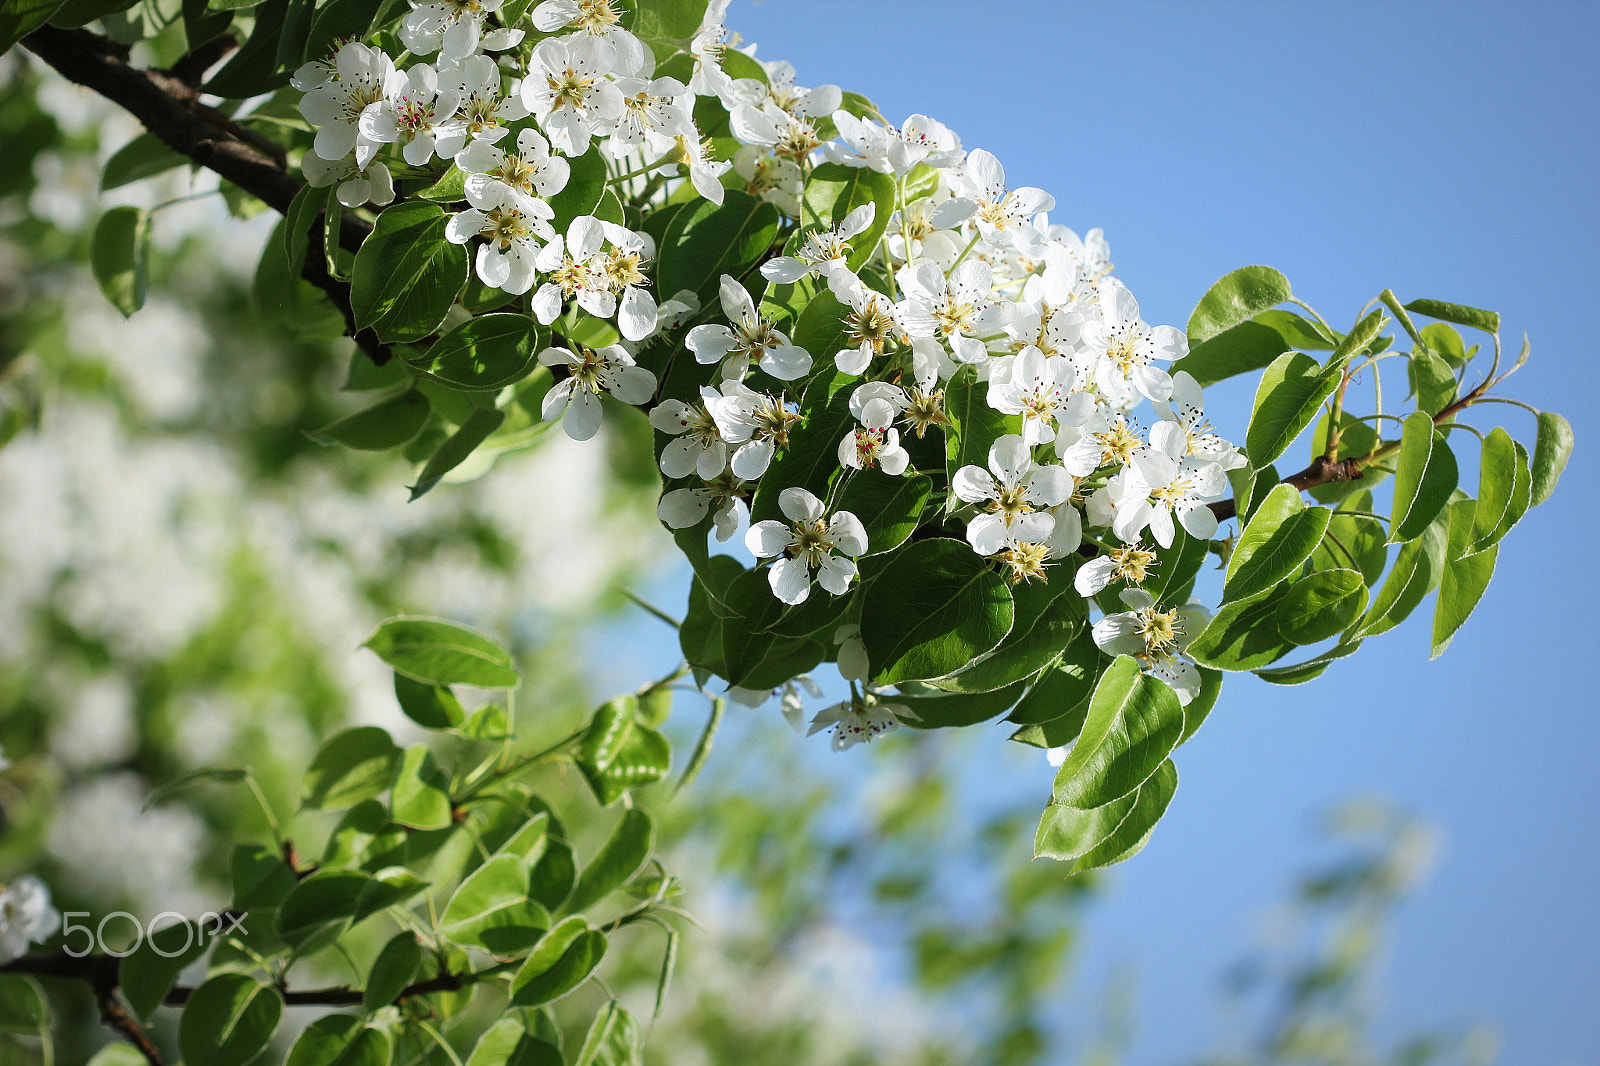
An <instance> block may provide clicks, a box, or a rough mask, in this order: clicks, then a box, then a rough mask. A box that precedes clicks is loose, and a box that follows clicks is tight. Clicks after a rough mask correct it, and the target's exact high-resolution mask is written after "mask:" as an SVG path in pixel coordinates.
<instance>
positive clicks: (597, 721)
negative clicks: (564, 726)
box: [573, 696, 672, 806]
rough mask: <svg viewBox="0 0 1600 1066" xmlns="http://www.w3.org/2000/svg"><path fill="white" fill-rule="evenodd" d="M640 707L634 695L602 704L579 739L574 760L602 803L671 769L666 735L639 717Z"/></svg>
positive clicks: (615, 798) (660, 776) (651, 780)
mask: <svg viewBox="0 0 1600 1066" xmlns="http://www.w3.org/2000/svg"><path fill="white" fill-rule="evenodd" d="M638 711H639V706H638V699H637V697H634V696H619V697H618V698H616V699H613V700H609V701H607V702H605V703H603V704H601V705H600V706H599V707H598V708H597V709H596V710H595V713H594V717H593V718H591V719H590V721H589V728H588V730H587V731H586V732H585V733H584V735H583V738H582V739H581V740H580V741H579V742H578V749H577V751H576V752H575V753H574V759H573V761H574V762H576V763H577V764H578V769H579V771H581V772H582V774H583V776H584V780H586V781H588V782H589V787H590V789H592V790H593V792H594V794H595V798H596V799H598V800H599V801H600V803H601V805H602V806H609V805H611V804H612V803H614V802H616V801H617V800H618V799H620V798H621V797H622V794H623V793H624V792H626V791H628V790H629V789H631V788H639V787H641V786H643V785H648V784H651V783H653V782H656V781H659V780H661V779H662V778H663V777H665V776H667V772H668V771H669V770H670V769H671V766H672V749H671V747H670V745H668V743H667V738H666V737H664V736H662V735H661V733H659V732H658V731H657V730H655V729H652V728H651V727H650V726H648V725H645V724H644V723H643V722H641V721H639V720H638Z"/></svg>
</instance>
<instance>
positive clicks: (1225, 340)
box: [1169, 312, 1297, 388]
mask: <svg viewBox="0 0 1600 1066" xmlns="http://www.w3.org/2000/svg"><path fill="white" fill-rule="evenodd" d="M1273 313H1276V312H1268V314H1273ZM1294 347H1297V345H1295V344H1294V343H1293V342H1291V341H1290V340H1289V339H1288V338H1285V337H1284V336H1283V334H1282V333H1280V332H1279V331H1278V330H1277V329H1274V328H1273V327H1272V326H1271V325H1268V324H1267V323H1265V322H1263V321H1260V320H1258V319H1248V318H1247V319H1245V320H1244V321H1243V322H1240V323H1239V324H1238V325H1236V326H1232V327H1230V328H1228V329H1226V330H1224V331H1223V332H1221V333H1219V334H1217V335H1216V336H1215V337H1212V338H1211V339H1210V340H1207V341H1203V342H1202V343H1200V344H1197V345H1195V346H1194V347H1193V348H1191V349H1189V354H1188V355H1186V356H1184V357H1183V358H1182V359H1179V360H1178V361H1177V362H1175V363H1173V364H1172V366H1171V367H1170V368H1169V369H1170V371H1171V372H1172V373H1174V374H1176V373H1177V372H1178V371H1180V370H1182V371H1185V372H1186V373H1188V374H1189V375H1190V376H1191V377H1193V378H1194V379H1195V381H1196V382H1197V383H1198V384H1199V385H1200V386H1201V387H1202V388H1204V387H1206V386H1208V385H1214V384H1216V383H1217V382H1219V381H1222V380H1224V379H1226V378H1231V377H1234V376H1236V375H1238V374H1246V373H1249V372H1250V371H1252V370H1260V369H1261V368H1262V367H1264V366H1267V365H1268V364H1270V363H1271V362H1272V361H1273V360H1274V359H1276V358H1278V356H1280V355H1282V354H1283V353H1284V352H1285V351H1287V350H1289V349H1290V348H1294Z"/></svg>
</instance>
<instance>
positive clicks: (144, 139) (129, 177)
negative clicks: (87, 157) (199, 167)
mask: <svg viewBox="0 0 1600 1066" xmlns="http://www.w3.org/2000/svg"><path fill="white" fill-rule="evenodd" d="M188 161H189V159H188V157H187V156H182V155H179V154H178V153H177V152H174V151H173V150H172V149H171V148H168V147H167V145H166V142H165V141H163V140H161V138H159V137H157V136H156V135H155V134H153V133H141V134H139V136H137V137H135V138H134V139H133V140H131V141H129V142H128V143H127V144H125V145H123V146H122V147H121V148H118V149H117V150H116V151H115V152H112V153H111V158H110V159H107V160H106V165H105V166H104V167H103V168H101V170H100V191H101V192H110V191H111V190H112V189H120V188H121V187H122V186H124V185H130V184H132V183H133V182H136V181H140V180H142V179H144V178H148V177H151V176H152V175H155V174H161V173H163V172H165V171H168V170H171V169H172V168H173V167H175V166H179V165H181V164H183V163H187V162H188Z"/></svg>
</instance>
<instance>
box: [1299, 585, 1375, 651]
mask: <svg viewBox="0 0 1600 1066" xmlns="http://www.w3.org/2000/svg"><path fill="white" fill-rule="evenodd" d="M1366 609H1367V583H1366V581H1365V580H1363V578H1362V577H1361V575H1360V574H1359V573H1357V572H1356V571H1354V570H1318V571H1316V572H1315V573H1312V574H1307V575H1306V576H1305V577H1303V578H1301V579H1300V580H1299V581H1296V582H1295V583H1294V584H1292V585H1290V586H1289V591H1288V592H1287V593H1285V594H1284V596H1283V598H1282V599H1280V600H1279V601H1278V609H1277V619H1278V632H1279V633H1280V634H1281V635H1282V636H1283V638H1284V639H1285V640H1288V641H1292V642H1294V643H1295V644H1315V643H1317V642H1318V641H1321V640H1327V639H1328V638H1329V637H1332V636H1337V635H1338V634H1340V633H1343V632H1344V631H1345V630H1346V629H1348V628H1350V625H1351V623H1353V622H1354V621H1355V620H1356V619H1357V618H1360V617H1361V612H1362V611H1364V610H1366Z"/></svg>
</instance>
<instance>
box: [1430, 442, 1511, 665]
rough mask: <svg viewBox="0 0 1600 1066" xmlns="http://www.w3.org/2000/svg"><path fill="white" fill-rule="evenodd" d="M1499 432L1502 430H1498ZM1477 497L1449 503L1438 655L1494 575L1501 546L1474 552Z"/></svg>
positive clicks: (1437, 608) (1436, 621)
mask: <svg viewBox="0 0 1600 1066" xmlns="http://www.w3.org/2000/svg"><path fill="white" fill-rule="evenodd" d="M1496 432H1500V431H1499V430H1496ZM1477 506H1478V504H1477V501H1473V500H1458V501H1457V502H1455V503H1453V504H1451V505H1450V512H1449V513H1450V534H1449V544H1448V547H1447V548H1446V552H1445V558H1446V560H1447V562H1446V565H1445V568H1444V574H1443V575H1442V576H1441V577H1440V580H1439V602H1438V603H1437V604H1435V605H1434V609H1433V652H1432V654H1431V655H1429V658H1430V659H1437V658H1438V657H1439V656H1441V655H1443V654H1444V650H1445V649H1446V648H1448V647H1449V646H1450V641H1451V639H1452V638H1454V637H1455V635H1456V630H1458V629H1460V628H1461V626H1462V623H1464V622H1466V620H1467V617H1468V616H1469V615H1471V614H1472V611H1473V609H1474V608H1475V607H1477V606H1478V601H1479V600H1481V599H1483V593H1484V590H1485V589H1487V588H1488V587H1489V579H1490V578H1491V577H1493V576H1494V564H1495V558H1496V556H1498V555H1499V553H1500V549H1499V548H1498V547H1496V546H1493V545H1491V546H1490V547H1488V548H1483V549H1480V550H1478V551H1477V552H1475V553H1474V554H1470V555H1469V554H1467V552H1468V550H1469V549H1470V548H1471V546H1472V535H1473V529H1474V515H1475V514H1476V511H1477Z"/></svg>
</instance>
